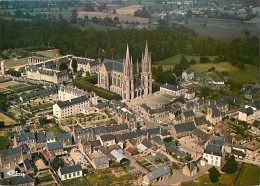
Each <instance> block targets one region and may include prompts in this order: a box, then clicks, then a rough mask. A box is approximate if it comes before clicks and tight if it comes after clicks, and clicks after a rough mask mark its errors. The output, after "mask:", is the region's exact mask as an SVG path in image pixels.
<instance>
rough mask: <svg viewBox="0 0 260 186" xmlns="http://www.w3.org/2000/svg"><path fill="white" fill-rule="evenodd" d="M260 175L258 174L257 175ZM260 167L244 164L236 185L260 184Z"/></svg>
mask: <svg viewBox="0 0 260 186" xmlns="http://www.w3.org/2000/svg"><path fill="white" fill-rule="evenodd" d="M257 175H258V176H257ZM259 175H260V167H259V166H256V165H251V164H244V166H243V169H242V170H241V171H240V173H239V176H238V178H237V180H236V181H235V183H234V185H259V184H260V176H259Z"/></svg>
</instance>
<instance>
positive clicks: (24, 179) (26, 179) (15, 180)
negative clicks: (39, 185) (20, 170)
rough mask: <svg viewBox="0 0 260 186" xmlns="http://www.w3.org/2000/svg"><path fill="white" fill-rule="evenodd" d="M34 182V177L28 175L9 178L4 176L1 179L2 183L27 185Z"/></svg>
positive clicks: (0, 183)
mask: <svg viewBox="0 0 260 186" xmlns="http://www.w3.org/2000/svg"><path fill="white" fill-rule="evenodd" d="M25 184H34V179H33V178H31V177H30V176H28V175H26V174H25V175H24V176H13V177H9V178H3V179H1V180H0V185H25Z"/></svg>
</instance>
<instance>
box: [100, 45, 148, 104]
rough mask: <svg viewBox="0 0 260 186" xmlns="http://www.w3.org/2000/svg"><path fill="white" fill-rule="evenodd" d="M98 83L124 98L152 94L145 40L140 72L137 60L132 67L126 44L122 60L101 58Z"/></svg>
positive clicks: (128, 98)
mask: <svg viewBox="0 0 260 186" xmlns="http://www.w3.org/2000/svg"><path fill="white" fill-rule="evenodd" d="M98 85H99V87H102V88H105V89H108V90H110V91H112V92H115V93H118V94H119V95H121V96H122V99H124V100H132V99H134V98H136V97H142V96H147V95H149V94H152V71H151V53H149V51H148V44H147V42H146V46H145V52H144V54H143V55H142V65H141V72H140V69H139V63H138V60H137V63H136V67H134V65H133V60H132V56H130V53H129V47H128V45H127V49H126V56H125V58H124V59H123V60H122V61H114V60H108V59H104V60H103V62H102V64H101V65H100V67H99V72H98Z"/></svg>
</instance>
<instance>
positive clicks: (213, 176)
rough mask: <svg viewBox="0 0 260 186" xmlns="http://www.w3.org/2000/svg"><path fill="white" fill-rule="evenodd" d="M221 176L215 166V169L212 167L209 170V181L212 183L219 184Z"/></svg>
mask: <svg viewBox="0 0 260 186" xmlns="http://www.w3.org/2000/svg"><path fill="white" fill-rule="evenodd" d="M219 176H220V173H219V171H218V170H217V169H216V167H214V166H213V167H211V168H210V169H209V179H210V181H211V182H212V183H216V182H218V180H219V179H218V178H219Z"/></svg>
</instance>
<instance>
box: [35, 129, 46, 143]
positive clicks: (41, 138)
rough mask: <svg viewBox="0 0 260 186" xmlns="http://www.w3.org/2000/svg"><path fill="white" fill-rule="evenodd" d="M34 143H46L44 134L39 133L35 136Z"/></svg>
mask: <svg viewBox="0 0 260 186" xmlns="http://www.w3.org/2000/svg"><path fill="white" fill-rule="evenodd" d="M36 142H37V143H43V142H46V137H45V134H44V132H42V131H41V132H39V133H37V134H36Z"/></svg>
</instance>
